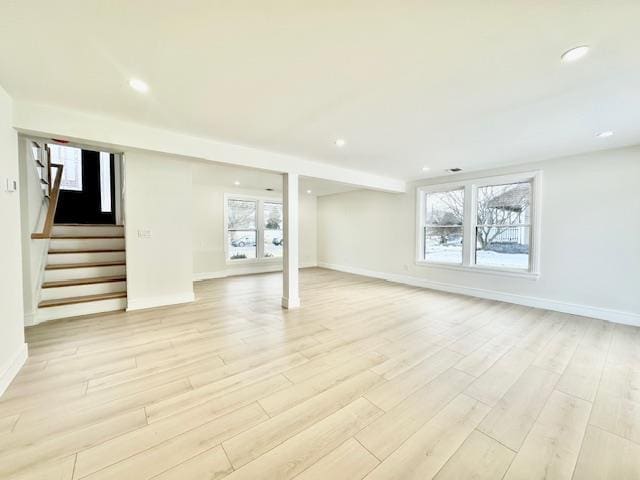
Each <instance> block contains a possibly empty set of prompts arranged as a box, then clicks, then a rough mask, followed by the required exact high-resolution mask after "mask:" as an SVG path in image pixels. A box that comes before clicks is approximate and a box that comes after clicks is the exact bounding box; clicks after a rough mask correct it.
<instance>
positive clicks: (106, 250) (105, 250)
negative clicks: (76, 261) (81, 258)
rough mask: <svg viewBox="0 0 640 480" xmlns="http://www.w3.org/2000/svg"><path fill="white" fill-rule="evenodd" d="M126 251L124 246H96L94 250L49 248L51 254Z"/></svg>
mask: <svg viewBox="0 0 640 480" xmlns="http://www.w3.org/2000/svg"><path fill="white" fill-rule="evenodd" d="M124 251H125V250H124V248H96V249H93V250H78V249H77V248H52V249H50V250H49V255H56V254H64V253H112V252H124Z"/></svg>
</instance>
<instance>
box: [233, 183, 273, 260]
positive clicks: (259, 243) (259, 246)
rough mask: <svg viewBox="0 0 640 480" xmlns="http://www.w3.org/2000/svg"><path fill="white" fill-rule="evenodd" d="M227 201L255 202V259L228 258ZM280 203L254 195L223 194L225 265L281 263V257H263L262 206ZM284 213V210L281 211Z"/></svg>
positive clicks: (270, 198)
mask: <svg viewBox="0 0 640 480" xmlns="http://www.w3.org/2000/svg"><path fill="white" fill-rule="evenodd" d="M229 200H249V201H255V202H257V205H256V258H237V259H234V260H232V259H230V258H229V215H228V214H229ZM265 203H280V204H281V205H282V198H277V197H257V196H255V195H243V194H241V193H225V194H224V214H223V219H222V221H223V223H224V225H223V228H224V233H223V239H222V241H223V245H224V258H225V262H226V264H227V265H239V264H252V263H253V264H255V263H266V264H270V263H275V264H277V263H281V262H282V258H283V257H275V258H272V257H265V256H264V204H265ZM283 211H284V210H283Z"/></svg>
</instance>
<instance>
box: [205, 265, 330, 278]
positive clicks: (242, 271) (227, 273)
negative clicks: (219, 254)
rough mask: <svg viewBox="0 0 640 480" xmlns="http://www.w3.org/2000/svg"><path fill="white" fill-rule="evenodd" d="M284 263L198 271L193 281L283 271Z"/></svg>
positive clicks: (311, 266) (307, 266) (302, 266)
mask: <svg viewBox="0 0 640 480" xmlns="http://www.w3.org/2000/svg"><path fill="white" fill-rule="evenodd" d="M317 266H318V264H317V263H315V262H313V263H304V264H302V265H300V268H313V267H317ZM281 271H282V265H281V264H279V263H276V264H273V265H270V264H262V265H260V264H254V265H246V266H243V267H240V266H238V267H234V268H226V269H224V270H218V271H215V272H197V273H194V274H193V281H194V282H199V281H201V280H211V279H214V278H226V277H235V276H238V275H255V274H257V273H269V272H281Z"/></svg>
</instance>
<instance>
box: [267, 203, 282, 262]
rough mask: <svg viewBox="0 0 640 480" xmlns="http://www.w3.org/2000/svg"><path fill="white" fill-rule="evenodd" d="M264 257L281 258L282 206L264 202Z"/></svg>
mask: <svg viewBox="0 0 640 480" xmlns="http://www.w3.org/2000/svg"><path fill="white" fill-rule="evenodd" d="M263 211H264V237H263V238H264V256H265V257H266V258H269V257H282V244H283V243H284V242H283V236H282V204H281V203H274V202H264V209H263Z"/></svg>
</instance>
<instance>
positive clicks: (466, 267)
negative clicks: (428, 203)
mask: <svg viewBox="0 0 640 480" xmlns="http://www.w3.org/2000/svg"><path fill="white" fill-rule="evenodd" d="M523 182H530V183H531V207H530V208H531V213H530V223H531V227H530V229H529V266H528V268H527V269H520V268H509V267H492V266H487V265H476V264H475V249H476V233H475V232H476V227H477V226H478V223H477V222H478V218H477V200H478V188H480V187H486V186H490V185H504V184H510V183H523ZM458 189H464V218H463V224H462V235H463V243H462V264H459V263H443V262H434V261H430V260H426V259H425V258H424V257H423V256H422V252H424V235H423V234H422V232H423V231H424V227H425V225H426V223H425V218H424V213H425V211H424V209H425V197H426V194H428V193H437V192H446V191H450V190H458ZM541 191H542V172H541V171H539V170H537V171H532V172H524V173H516V174H508V175H498V176H491V177H477V178H469V179H464V180H459V181H456V182H450V183H443V184H435V185H425V186H419V187H417V188H416V250H415V263H416V265H418V266H422V267H430V268H443V269H449V270H458V271H467V272H478V273H490V274H496V275H504V276H514V277H523V278H529V279H534V280H535V279H537V278H538V277H539V276H540V245H541V244H540V234H541V210H542V194H541Z"/></svg>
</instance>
